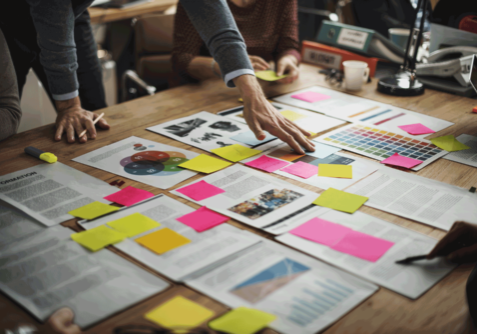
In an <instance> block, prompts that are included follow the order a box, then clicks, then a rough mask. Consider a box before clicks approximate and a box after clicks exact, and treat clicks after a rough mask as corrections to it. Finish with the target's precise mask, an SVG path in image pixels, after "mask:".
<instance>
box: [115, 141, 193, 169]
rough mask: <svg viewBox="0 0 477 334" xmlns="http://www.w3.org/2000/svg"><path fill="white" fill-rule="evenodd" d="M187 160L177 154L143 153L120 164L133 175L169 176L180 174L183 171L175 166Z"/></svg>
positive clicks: (123, 160)
mask: <svg viewBox="0 0 477 334" xmlns="http://www.w3.org/2000/svg"><path fill="white" fill-rule="evenodd" d="M138 145H141V144H138ZM187 160H189V159H187V158H186V156H185V155H184V154H182V153H179V152H171V151H166V152H161V151H145V152H141V153H135V154H133V155H131V156H129V157H126V158H124V159H122V160H121V161H120V164H121V166H123V167H124V171H125V172H126V173H129V174H133V175H156V176H169V175H174V174H177V173H180V172H181V171H182V170H183V169H181V168H180V167H177V165H180V164H181V163H183V162H186V161H187Z"/></svg>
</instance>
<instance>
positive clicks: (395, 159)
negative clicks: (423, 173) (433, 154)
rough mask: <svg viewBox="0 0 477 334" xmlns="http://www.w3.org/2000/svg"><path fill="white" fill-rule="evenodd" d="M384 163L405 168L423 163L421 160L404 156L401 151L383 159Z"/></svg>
mask: <svg viewBox="0 0 477 334" xmlns="http://www.w3.org/2000/svg"><path fill="white" fill-rule="evenodd" d="M381 163H382V164H386V165H393V166H399V167H405V168H412V167H415V166H417V165H419V164H421V163H422V161H421V160H417V159H411V158H408V157H402V156H400V155H399V153H394V154H393V155H391V156H390V157H389V158H387V159H384V160H383V161H381Z"/></svg>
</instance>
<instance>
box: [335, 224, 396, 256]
mask: <svg viewBox="0 0 477 334" xmlns="http://www.w3.org/2000/svg"><path fill="white" fill-rule="evenodd" d="M393 245H394V243H393V242H391V241H388V240H384V239H381V238H377V237H374V236H372V235H369V234H365V233H361V232H358V231H353V230H352V231H351V232H349V233H347V234H346V235H345V236H344V237H343V238H342V239H341V240H340V241H338V242H337V243H336V244H335V245H333V246H331V248H332V249H334V250H336V251H338V252H342V253H346V254H349V255H352V256H356V257H359V258H360V259H363V260H367V261H371V262H376V261H377V260H379V258H381V256H383V255H384V254H385V253H386V252H387V251H388V250H389V249H390V248H391V247H392V246H393Z"/></svg>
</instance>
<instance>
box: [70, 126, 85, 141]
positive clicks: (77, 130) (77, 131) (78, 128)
mask: <svg viewBox="0 0 477 334" xmlns="http://www.w3.org/2000/svg"><path fill="white" fill-rule="evenodd" d="M73 128H74V129H75V131H76V134H77V135H78V139H79V142H80V143H86V141H87V140H88V136H87V134H86V133H85V134H84V135H83V136H82V137H81V138H80V137H79V135H80V134H81V133H82V132H83V131H84V128H83V125H82V124H80V123H79V122H75V123H74V124H73Z"/></svg>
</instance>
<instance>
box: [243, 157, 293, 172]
mask: <svg viewBox="0 0 477 334" xmlns="http://www.w3.org/2000/svg"><path fill="white" fill-rule="evenodd" d="M288 164H289V163H288V162H285V161H281V160H278V159H273V158H270V157H269V156H266V155H262V156H261V157H260V158H257V159H255V160H252V161H249V162H247V163H245V165H246V166H249V167H253V168H257V169H261V170H264V171H266V172H269V173H273V172H275V171H277V170H279V169H280V168H282V167H285V166H286V165H288Z"/></svg>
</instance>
